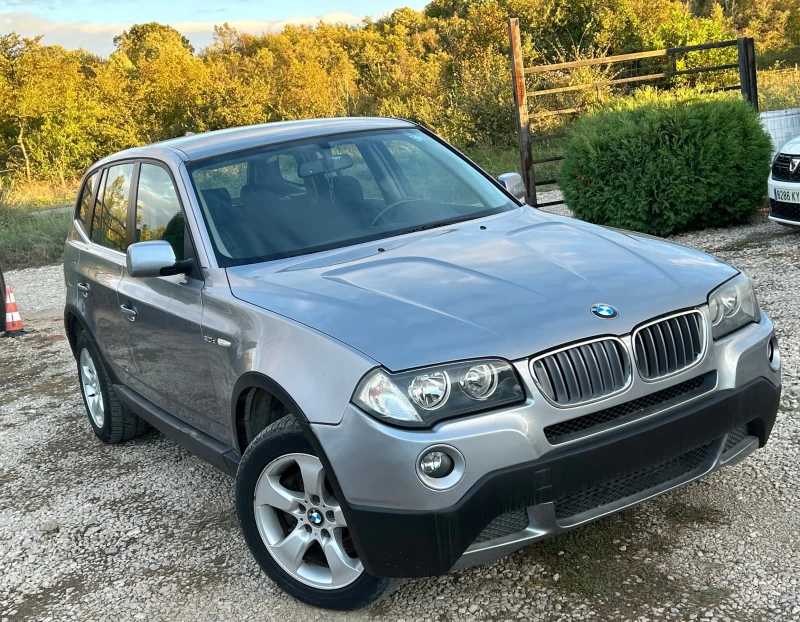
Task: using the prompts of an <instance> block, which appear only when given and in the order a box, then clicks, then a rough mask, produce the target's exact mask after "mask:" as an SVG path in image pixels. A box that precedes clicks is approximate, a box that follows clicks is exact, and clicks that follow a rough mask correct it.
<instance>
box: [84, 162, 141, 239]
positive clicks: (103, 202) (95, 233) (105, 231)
mask: <svg viewBox="0 0 800 622" xmlns="http://www.w3.org/2000/svg"><path fill="white" fill-rule="evenodd" d="M133 168H134V164H133V163H130V164H118V165H117V166H112V167H110V168H109V169H108V171H107V172H106V179H105V187H104V188H103V192H102V196H101V195H100V193H98V197H97V205H96V206H95V209H94V219H93V221H92V241H93V242H96V243H97V244H100V245H102V246H105V247H107V248H112V249H114V250H116V251H120V252H125V249H126V248H127V243H126V233H125V223H126V221H127V218H128V197H129V196H130V191H131V180H132V179H133Z"/></svg>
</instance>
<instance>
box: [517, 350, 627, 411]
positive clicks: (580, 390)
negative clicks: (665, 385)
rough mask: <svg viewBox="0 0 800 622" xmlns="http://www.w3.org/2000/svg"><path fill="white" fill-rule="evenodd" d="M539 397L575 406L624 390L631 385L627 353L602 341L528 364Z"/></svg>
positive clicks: (554, 402) (559, 404) (551, 354)
mask: <svg viewBox="0 0 800 622" xmlns="http://www.w3.org/2000/svg"><path fill="white" fill-rule="evenodd" d="M531 372H532V373H533V377H534V379H535V380H536V385H537V386H538V387H539V390H540V391H541V392H542V395H544V396H545V398H547V400H549V401H550V402H551V403H553V404H555V405H556V406H576V405H578V404H585V403H587V402H593V401H595V400H598V399H600V398H604V397H608V396H610V395H614V394H615V393H619V392H620V391H623V390H625V389H626V388H627V387H628V386H629V385H630V382H631V363H630V358H629V357H628V351H627V349H626V348H625V346H624V345H623V343H622V342H621V341H620V340H619V339H615V338H611V337H606V338H603V339H595V340H593V341H587V342H585V343H581V344H577V345H574V346H570V347H568V348H563V349H561V350H557V351H555V352H551V353H549V354H546V355H544V356H540V357H537V358H535V359H533V360H532V361H531Z"/></svg>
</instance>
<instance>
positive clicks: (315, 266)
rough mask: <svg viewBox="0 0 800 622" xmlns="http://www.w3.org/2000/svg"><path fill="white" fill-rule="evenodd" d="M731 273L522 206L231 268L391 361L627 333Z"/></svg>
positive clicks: (253, 290) (239, 279)
mask: <svg viewBox="0 0 800 622" xmlns="http://www.w3.org/2000/svg"><path fill="white" fill-rule="evenodd" d="M378 248H382V249H384V250H385V252H379V251H378ZM736 273H737V272H736V270H734V269H733V268H731V267H730V266H729V265H727V264H725V263H722V262H720V261H718V260H716V259H714V258H712V257H709V256H708V255H705V254H703V253H700V252H699V251H695V250H692V249H689V248H685V247H682V246H677V245H674V244H668V243H666V242H663V241H660V240H655V239H652V238H638V237H633V236H629V235H623V234H621V233H618V232H616V231H611V230H609V229H604V228H602V227H597V226H593V225H589V224H587V223H583V222H580V221H577V220H574V219H570V218H564V217H559V216H553V215H551V214H545V213H542V212H539V211H537V210H532V209H530V208H527V207H520V208H518V209H516V210H513V211H511V212H506V213H503V214H500V215H496V216H491V217H488V218H482V219H479V220H473V221H468V222H465V223H461V224H459V225H455V226H452V227H447V228H443V229H435V230H433V231H430V232H424V233H422V234H409V235H406V236H400V237H397V238H392V239H389V240H380V241H377V242H373V243H369V244H364V245H360V246H356V247H350V248H345V249H341V250H338V251H330V252H328V253H318V254H315V255H310V256H306V257H299V258H292V259H289V260H283V261H274V262H268V263H264V264H257V265H248V266H238V267H235V268H229V269H228V276H229V278H230V283H231V290H232V291H233V295H234V296H236V297H237V298H240V299H242V300H246V301H248V302H251V303H253V304H254V305H258V306H260V307H263V308H265V309H269V310H271V311H274V312H276V313H280V314H281V315H285V316H287V317H291V318H293V319H295V320H297V321H299V322H303V323H304V324H307V325H309V326H313V327H314V328H316V329H317V330H320V331H322V332H324V333H326V334H328V335H330V336H332V337H334V338H336V339H339V340H340V341H342V342H344V343H347V344H350V345H351V346H353V347H354V348H357V349H358V350H360V351H362V352H364V353H365V354H366V355H367V356H369V357H370V358H373V359H375V360H376V361H378V362H380V363H381V364H382V365H384V366H385V367H387V368H388V369H390V370H393V371H398V370H402V369H411V368H414V367H422V366H425V365H433V364H436V363H441V362H446V361H453V360H461V359H471V358H479V357H492V356H494V357H502V358H505V359H508V360H515V359H519V358H523V357H526V356H530V355H531V354H534V353H536V352H540V351H542V350H545V349H548V348H551V347H553V346H557V345H559V344H563V343H569V342H572V341H575V340H578V339H585V338H587V337H593V336H597V335H603V334H609V333H613V334H626V333H628V332H630V331H631V330H632V329H633V328H634V327H635V326H636V325H637V324H640V323H641V322H644V321H646V320H649V319H651V318H653V317H656V316H659V315H662V314H664V313H666V312H669V311H674V310H678V309H683V308H686V307H690V306H697V305H701V304H704V303H705V302H706V299H707V297H708V293H709V291H710V290H711V289H713V287H714V285H716V284H719V283H722V282H723V281H725V280H727V279H728V278H730V277H732V276H734V275H735V274H736ZM632 284H635V286H632ZM598 302H604V303H608V304H612V305H613V306H614V307H616V308H617V310H618V311H619V317H618V318H616V319H615V320H612V321H609V320H604V319H601V318H598V317H595V316H593V315H591V314H590V313H589V308H590V307H591V306H592V305H593V304H596V303H598Z"/></svg>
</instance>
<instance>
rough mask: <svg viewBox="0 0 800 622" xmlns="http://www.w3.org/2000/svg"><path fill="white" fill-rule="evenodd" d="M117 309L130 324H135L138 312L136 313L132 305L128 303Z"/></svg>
mask: <svg viewBox="0 0 800 622" xmlns="http://www.w3.org/2000/svg"><path fill="white" fill-rule="evenodd" d="M119 308H120V309H121V310H122V312H123V313H124V314H125V315H126V316H127V317H128V319H129V320H130V321H131V322H135V321H136V316H137V315H138V312H137V311H136V307H134V306H133V305H132V304H129V303H128V304H124V305H120V306H119Z"/></svg>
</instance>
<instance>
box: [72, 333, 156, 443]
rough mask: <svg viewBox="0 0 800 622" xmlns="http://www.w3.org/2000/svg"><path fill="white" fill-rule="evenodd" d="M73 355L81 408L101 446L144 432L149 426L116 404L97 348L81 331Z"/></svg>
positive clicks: (116, 399)
mask: <svg viewBox="0 0 800 622" xmlns="http://www.w3.org/2000/svg"><path fill="white" fill-rule="evenodd" d="M75 353H76V358H77V361H78V381H79V382H80V386H81V395H82V396H83V405H84V406H85V407H86V414H87V416H88V418H89V423H90V424H91V426H92V430H94V433H95V435H96V436H97V438H99V439H100V440H101V441H103V442H104V443H121V442H123V441H129V440H131V439H134V438H136V437H137V436H141V435H142V434H144V433H145V432H147V430H148V429H149V427H150V426H148V425H147V423H146V422H145V421H144V420H142V419H140V418H139V417H138V416H137V415H136V414H135V413H133V412H131V411H130V410H128V409H127V408H125V407H124V406H123V405H122V403H121V402H120V401H119V398H118V397H117V392H116V391H114V385H113V384H112V383H111V379H110V378H109V376H108V373H107V372H106V369H105V367H104V366H103V360H102V359H101V358H100V355H99V353H98V352H97V346H95V344H94V342H93V341H92V340H91V339H89V337H88V336H87V334H86V333H85V332H83V331H81V334H80V335H78V340H77V341H76V344H75Z"/></svg>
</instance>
